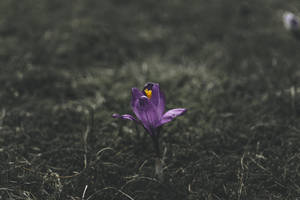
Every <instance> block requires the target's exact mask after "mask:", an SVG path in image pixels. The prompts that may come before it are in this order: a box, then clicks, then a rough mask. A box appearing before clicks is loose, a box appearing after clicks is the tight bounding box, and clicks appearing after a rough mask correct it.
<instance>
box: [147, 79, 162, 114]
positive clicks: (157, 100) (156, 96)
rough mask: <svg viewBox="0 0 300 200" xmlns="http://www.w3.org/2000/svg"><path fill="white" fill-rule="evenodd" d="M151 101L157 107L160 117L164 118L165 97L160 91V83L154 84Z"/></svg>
mask: <svg viewBox="0 0 300 200" xmlns="http://www.w3.org/2000/svg"><path fill="white" fill-rule="evenodd" d="M150 101H151V102H152V103H153V105H154V106H155V107H156V110H157V113H158V115H159V116H160V117H162V115H163V113H164V112H165V102H166V100H165V95H164V94H163V92H162V91H161V90H160V87H159V84H158V83H153V86H152V97H151V99H150Z"/></svg>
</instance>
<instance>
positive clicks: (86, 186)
mask: <svg viewBox="0 0 300 200" xmlns="http://www.w3.org/2000/svg"><path fill="white" fill-rule="evenodd" d="M87 188H88V185H85V188H84V190H83V193H82V196H81V199H82V200H84V196H85V192H86V190H87Z"/></svg>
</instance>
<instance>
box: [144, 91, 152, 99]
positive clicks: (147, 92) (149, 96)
mask: <svg viewBox="0 0 300 200" xmlns="http://www.w3.org/2000/svg"><path fill="white" fill-rule="evenodd" d="M144 92H145V94H146V96H147V97H148V99H151V96H152V90H148V89H147V88H146V89H145V90H144Z"/></svg>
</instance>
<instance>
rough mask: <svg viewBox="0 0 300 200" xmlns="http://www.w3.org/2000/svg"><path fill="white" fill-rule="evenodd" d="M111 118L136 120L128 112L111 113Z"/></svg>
mask: <svg viewBox="0 0 300 200" xmlns="http://www.w3.org/2000/svg"><path fill="white" fill-rule="evenodd" d="M112 117H113V118H120V119H128V120H131V121H137V120H136V119H135V118H134V117H133V116H131V115H129V114H125V115H119V114H116V113H115V114H113V115H112Z"/></svg>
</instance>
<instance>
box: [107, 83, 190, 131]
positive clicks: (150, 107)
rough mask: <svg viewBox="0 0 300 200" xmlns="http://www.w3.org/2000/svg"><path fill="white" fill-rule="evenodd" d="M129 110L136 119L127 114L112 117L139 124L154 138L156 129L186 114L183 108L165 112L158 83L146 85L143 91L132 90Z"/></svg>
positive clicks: (163, 97) (163, 100)
mask: <svg viewBox="0 0 300 200" xmlns="http://www.w3.org/2000/svg"><path fill="white" fill-rule="evenodd" d="M131 108H132V110H133V112H134V114H135V116H136V118H137V119H136V118H135V117H133V116H132V115H129V114H124V115H119V114H113V117H114V118H120V119H127V120H132V121H135V122H137V123H141V124H142V125H143V126H144V128H145V129H146V130H147V131H148V132H149V133H150V135H151V136H154V137H155V136H156V134H158V133H157V129H158V127H160V126H162V125H163V124H165V123H168V122H170V121H172V120H173V119H174V118H176V117H177V116H180V115H182V114H184V113H185V112H186V109H185V108H176V109H172V110H169V111H167V112H165V96H164V94H163V93H162V91H161V90H160V88H159V84H158V83H147V84H146V85H145V87H144V89H143V91H140V90H139V89H137V88H132V97H131Z"/></svg>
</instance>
